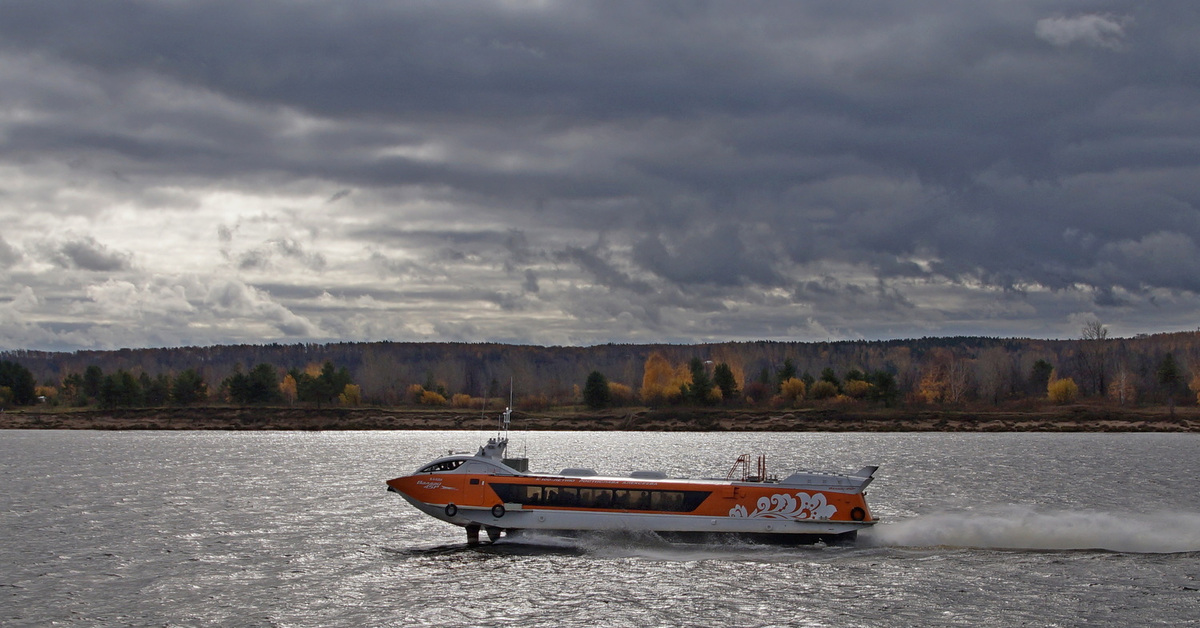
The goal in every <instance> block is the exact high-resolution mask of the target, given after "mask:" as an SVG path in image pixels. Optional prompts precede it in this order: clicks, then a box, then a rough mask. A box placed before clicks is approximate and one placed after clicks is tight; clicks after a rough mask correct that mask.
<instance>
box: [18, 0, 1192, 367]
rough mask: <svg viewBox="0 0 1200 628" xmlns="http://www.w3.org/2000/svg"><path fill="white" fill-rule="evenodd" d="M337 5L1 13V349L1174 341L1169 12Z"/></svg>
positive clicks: (1175, 170) (1186, 151)
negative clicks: (4, 310)
mask: <svg viewBox="0 0 1200 628" xmlns="http://www.w3.org/2000/svg"><path fill="white" fill-rule="evenodd" d="M354 7H355V10H353V11H345V10H342V9H339V8H337V7H335V6H332V5H329V4H327V3H295V2H286V1H282V0H263V1H262V2H257V3H245V2H237V1H233V0H216V1H214V2H205V3H195V2H171V3H145V2H133V1H126V0H117V1H114V2H108V3H103V4H102V5H100V4H97V3H95V2H89V1H87V0H61V1H60V2H55V3H45V2H41V3H39V2H6V3H0V41H3V42H4V43H3V45H0V83H2V84H4V85H5V86H6V89H4V90H0V137H2V138H3V141H2V142H0V224H3V225H4V230H3V237H2V238H0V268H3V269H4V270H5V272H3V273H0V302H7V303H13V302H15V299H16V295H20V294H25V290H26V288H28V289H29V290H32V292H33V294H36V295H37V296H38V298H39V300H38V301H37V302H30V303H29V305H28V309H27V310H24V311H22V312H20V317H21V320H22V321H23V322H22V325H21V326H17V325H16V324H14V325H12V326H11V329H10V330H5V331H6V332H11V333H7V335H5V336H4V338H5V340H4V342H8V343H12V346H15V347H18V348H23V347H55V348H66V349H71V348H75V347H81V346H87V347H90V346H100V345H105V344H113V345H117V346H126V345H138V344H142V343H147V342H154V343H178V342H188V343H214V342H223V341H229V342H264V341H283V340H300V339H304V340H309V339H322V338H325V339H333V340H337V339H344V338H345V339H351V338H352V339H363V340H377V339H400V340H435V341H436V340H442V339H446V338H450V337H454V338H458V339H464V340H481V341H483V340H503V339H510V340H519V341H522V342H550V343H590V342H608V341H617V342H620V341H627V340H639V341H659V340H667V341H673V342H686V341H691V340H702V339H714V340H720V339H725V338H738V339H756V338H767V339H812V338H816V339H821V340H824V339H828V338H831V337H832V338H836V337H846V338H858V337H868V338H873V337H894V336H910V335H938V334H942V333H954V334H959V333H982V334H987V335H1006V334H1018V335H1031V334H1043V335H1055V334H1060V333H1064V330H1065V333H1067V334H1068V335H1071V336H1074V335H1075V333H1076V331H1077V330H1074V329H1071V328H1070V324H1069V323H1068V321H1069V317H1070V315H1071V314H1072V313H1075V312H1082V311H1095V312H1096V315H1097V316H1098V317H1101V318H1102V319H1106V320H1105V322H1106V323H1111V327H1112V329H1113V330H1114V333H1119V332H1118V330H1129V331H1131V332H1133V333H1137V332H1142V331H1148V332H1152V331H1159V330H1162V329H1172V328H1177V327H1180V326H1181V325H1182V326H1183V327H1184V328H1192V327H1194V323H1193V322H1192V319H1194V312H1195V311H1196V309H1197V307H1200V285H1197V282H1196V281H1195V280H1193V279H1192V278H1191V277H1190V276H1189V275H1188V274H1187V272H1186V270H1180V269H1181V268H1188V267H1189V265H1194V264H1196V263H1198V262H1197V253H1196V250H1195V249H1196V243H1197V242H1200V221H1198V220H1196V219H1195V218H1193V217H1194V216H1195V215H1196V214H1195V208H1196V207H1197V206H1200V194H1198V193H1197V187H1196V185H1195V181H1196V180H1197V178H1198V177H1200V160H1198V159H1197V155H1198V154H1200V153H1198V151H1197V147H1198V146H1200V130H1198V129H1200V90H1198V89H1197V87H1196V85H1195V80H1194V79H1195V77H1194V72H1193V71H1192V69H1191V68H1190V67H1189V66H1187V64H1180V63H1179V62H1178V60H1179V59H1190V58H1195V57H1197V56H1198V55H1200V43H1198V41H1197V38H1196V37H1195V33H1194V30H1195V28H1194V25H1195V24H1196V23H1197V20H1200V13H1198V11H1200V10H1198V9H1196V8H1195V5H1194V3H1186V2H1182V0H1167V1H1165V2H1155V3H1144V2H1134V1H1133V0H1115V2H1110V3H1108V4H1106V5H1105V6H1104V8H1103V9H1102V10H1101V9H1095V10H1091V11H1086V10H1085V11H1086V12H1075V13H1067V14H1063V15H1058V16H1049V14H1047V13H1046V11H1045V5H1044V3H1042V2H1035V1H1032V0H1014V1H1012V2H1005V3H1000V4H995V5H987V6H984V5H980V4H978V3H964V2H957V1H954V0H930V1H928V2H922V3H907V4H896V3H894V2H882V1H881V0H866V2H862V3H804V2H799V3H798V2H774V1H771V0H767V1H764V2H753V3H751V4H749V5H745V6H743V5H736V6H735V5H721V4H715V5H698V4H697V5H683V6H676V5H662V4H655V3H644V2H603V3H598V2H589V1H587V0H584V1H581V2H571V3H562V2H545V3H515V4H514V3H507V2H489V1H484V2H480V3H477V4H475V5H472V10H470V11H464V10H461V9H460V8H459V7H457V6H455V5H453V4H450V3H355V4H354ZM1135 19H1136V22H1135ZM84 24H85V25H86V26H87V27H86V28H82V27H81V26H80V25H84ZM1135 24H1136V30H1135V28H1134V26H1135ZM81 29H82V30H81ZM1031 30H1032V31H1033V32H1032V33H1031V32H1030V31H1031ZM85 31H86V32H85ZM161 33H171V37H168V38H164V37H162V36H161ZM1097 51H1099V52H1101V53H1105V52H1108V51H1119V52H1120V53H1121V54H1094V53H1095V52H1097ZM31 234H33V235H31ZM80 234H87V235H86V236H83V235H80ZM18 238H19V239H18ZM106 280H107V281H106ZM326 294H327V295H331V296H332V299H330V298H328V297H322V296H321V295H326ZM3 299H9V301H2V300H3ZM189 308H190V309H189ZM10 310H11V308H10ZM14 316H15V315H14ZM1112 319H1118V320H1112ZM13 330H15V331H13ZM440 334H448V335H447V336H444V337H443V336H442V335H440Z"/></svg>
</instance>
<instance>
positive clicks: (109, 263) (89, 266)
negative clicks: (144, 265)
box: [53, 236, 133, 272]
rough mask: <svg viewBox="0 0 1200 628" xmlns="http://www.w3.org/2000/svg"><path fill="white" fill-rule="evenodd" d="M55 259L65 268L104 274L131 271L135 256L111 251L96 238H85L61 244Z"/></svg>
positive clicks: (56, 249) (57, 248) (55, 252)
mask: <svg viewBox="0 0 1200 628" xmlns="http://www.w3.org/2000/svg"><path fill="white" fill-rule="evenodd" d="M53 259H54V261H55V263H57V264H59V265H60V266H62V267H63V268H77V269H79V270H91V271H97V272H103V271H115V270H127V269H129V268H130V264H131V262H132V259H133V255H132V254H131V253H128V252H124V251H110V250H109V248H108V247H107V246H105V245H103V244H101V243H99V242H97V241H96V239H95V238H93V237H91V236H84V237H82V238H76V239H74V240H69V241H67V242H63V243H62V244H59V245H58V246H57V247H56V248H55V251H54V256H53Z"/></svg>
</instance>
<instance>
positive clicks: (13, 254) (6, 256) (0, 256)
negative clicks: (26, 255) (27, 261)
mask: <svg viewBox="0 0 1200 628" xmlns="http://www.w3.org/2000/svg"><path fill="white" fill-rule="evenodd" d="M22 257H23V255H22V254H21V252H20V251H18V250H17V249H15V248H13V247H12V245H11V244H9V243H8V242H6V241H5V240H4V237H3V236H0V268H8V267H10V266H12V265H14V264H16V263H17V262H19V261H21V258H22Z"/></svg>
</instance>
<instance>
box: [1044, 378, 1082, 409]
mask: <svg viewBox="0 0 1200 628" xmlns="http://www.w3.org/2000/svg"><path fill="white" fill-rule="evenodd" d="M1078 396H1079V386H1078V385H1077V384H1076V383H1075V380H1073V379H1071V378H1070V377H1064V378H1062V379H1059V378H1058V375H1057V374H1056V373H1054V372H1051V373H1050V383H1049V384H1047V385H1046V397H1047V398H1049V399H1050V401H1053V402H1054V403H1071V402H1072V401H1075V398H1076V397H1078Z"/></svg>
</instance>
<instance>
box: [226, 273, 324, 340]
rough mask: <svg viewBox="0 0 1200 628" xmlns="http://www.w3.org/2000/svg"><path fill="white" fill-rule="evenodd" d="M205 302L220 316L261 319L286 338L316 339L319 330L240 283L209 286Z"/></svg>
mask: <svg viewBox="0 0 1200 628" xmlns="http://www.w3.org/2000/svg"><path fill="white" fill-rule="evenodd" d="M204 303H205V305H206V306H209V307H211V308H212V311H213V312H214V313H216V314H217V315H219V316H222V317H232V318H234V319H260V320H264V321H267V322H269V323H270V324H271V325H272V326H273V327H274V328H275V329H276V330H278V331H279V332H281V333H282V334H284V335H285V336H289V337H302V338H317V337H321V336H322V335H323V334H322V332H321V329H320V328H319V327H317V326H316V325H315V324H313V323H312V322H311V321H309V320H308V319H306V318H304V317H303V316H297V315H296V314H294V313H292V312H291V311H290V310H289V309H288V308H286V307H284V306H283V305H281V304H279V303H277V302H275V301H274V300H272V299H271V297H270V295H268V294H267V293H265V292H262V291H260V290H258V289H256V288H254V287H253V286H249V285H246V284H245V283H243V282H241V281H236V280H226V281H217V282H214V283H213V284H212V285H211V286H209V289H208V294H207V295H206V297H205V300H204Z"/></svg>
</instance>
